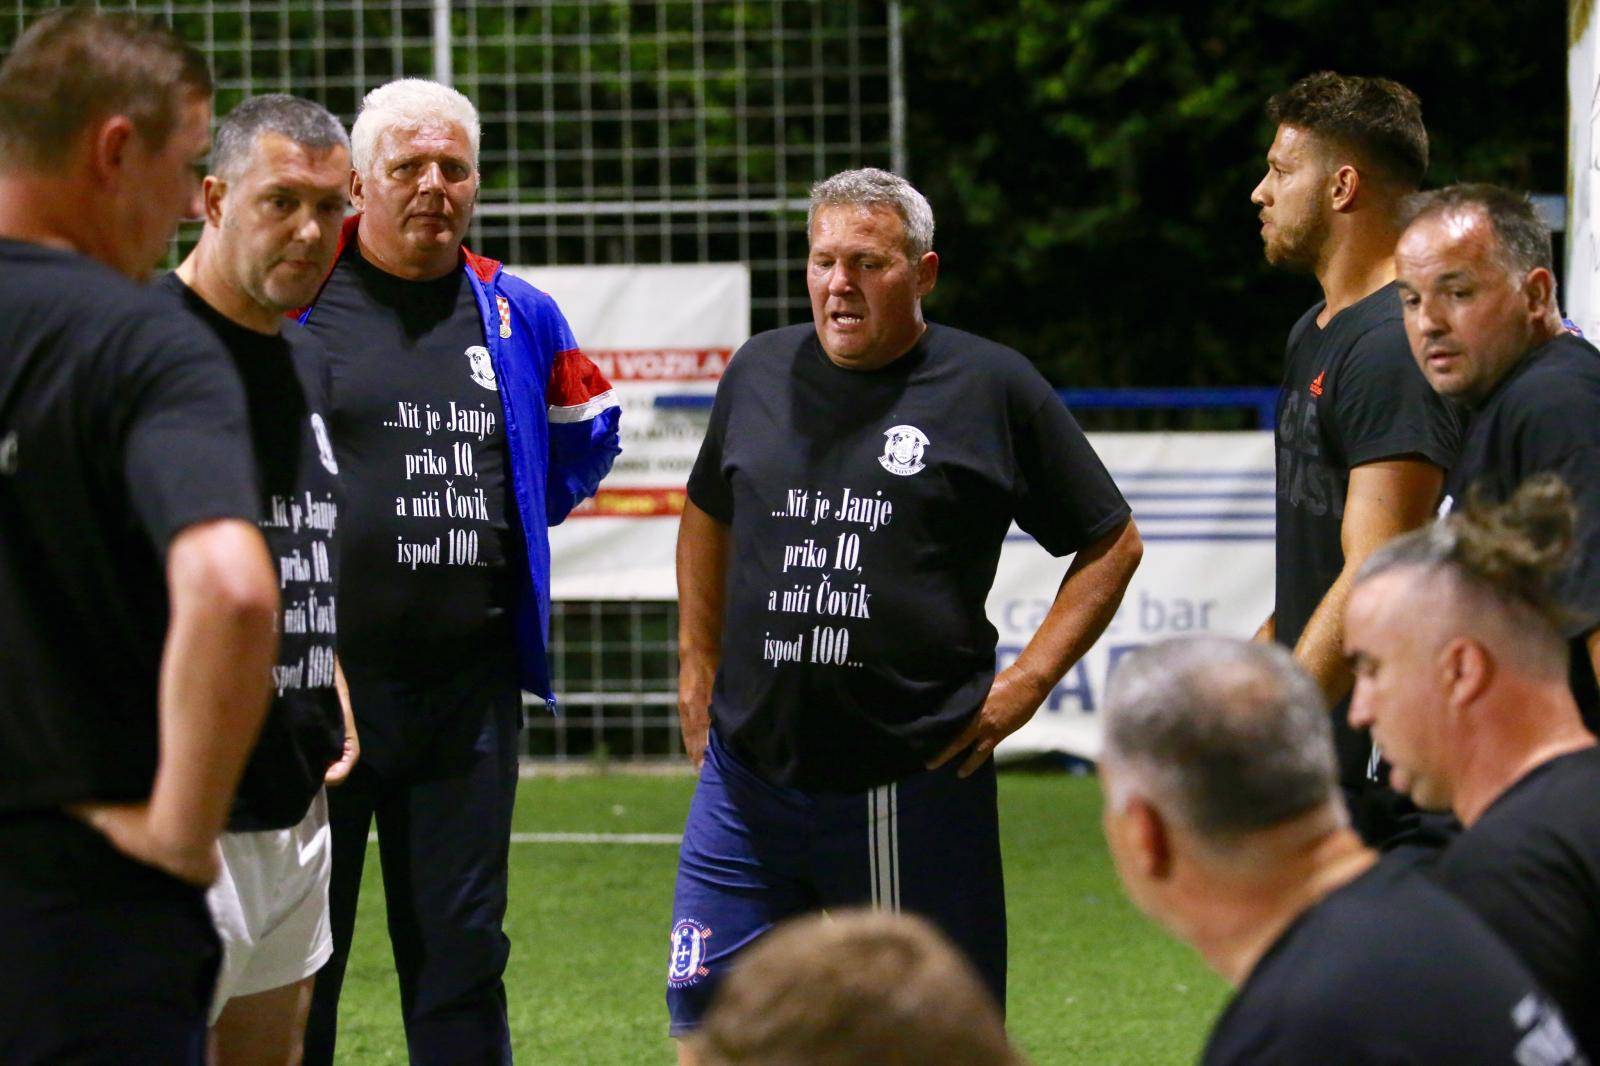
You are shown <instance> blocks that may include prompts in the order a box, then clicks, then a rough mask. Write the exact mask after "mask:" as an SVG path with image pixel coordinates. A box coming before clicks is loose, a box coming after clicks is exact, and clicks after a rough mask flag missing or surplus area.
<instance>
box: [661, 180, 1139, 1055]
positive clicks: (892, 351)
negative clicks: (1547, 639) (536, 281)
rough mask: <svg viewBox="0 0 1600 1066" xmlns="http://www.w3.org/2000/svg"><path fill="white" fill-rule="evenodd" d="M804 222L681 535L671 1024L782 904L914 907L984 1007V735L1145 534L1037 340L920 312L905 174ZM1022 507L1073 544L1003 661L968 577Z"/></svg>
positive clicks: (1004, 726)
mask: <svg viewBox="0 0 1600 1066" xmlns="http://www.w3.org/2000/svg"><path fill="white" fill-rule="evenodd" d="M807 233H808V236H809V238H810V244H811V253H810V257H809V260H808V264H807V269H806V280H807V286H808V288H809V290H810V294H811V310H812V320H811V321H810V322H808V323H805V324H803V325H796V326H790V327H788V328H787V329H779V330H774V331H772V332H770V333H764V334H761V335H760V336H758V337H755V338H752V339H751V340H750V342H749V343H748V344H746V345H745V346H744V347H743V348H742V349H740V351H739V353H738V354H737V355H736V356H735V357H734V359H733V362H732V363H731V364H730V365H729V367H728V372H727V374H726V376H724V377H723V379H722V383H721V385H720V386H719V387H718V389H717V399H716V404H715V407H714V408H713V410H712V414H711V424H710V427H709V430H708V432H707V434H706V440H705V444H704V446H703V447H702V448H701V451H700V455H699V458H698V460H697V461H696V463H695V467H694V470H693V472H692V474H691V475H690V478H689V486H688V496H689V499H688V502H687V503H686V504H685V506H684V513H683V521H682V524H681V526H680V529H679V534H678V601H679V663H680V665H679V682H678V685H679V687H678V713H679V716H680V718H681V720H682V726H683V740H684V746H685V748H687V750H688V752H689V755H690V758H691V759H693V760H694V762H695V763H696V765H698V766H699V768H700V782H699V785H698V787H697V788H696V790H695V796H694V800H693V803H692V805H691V807H690V811H689V818H688V825H687V827H686V829H685V832H684V839H683V849H682V852H681V854H680V857H679V862H678V883H677V890H676V896H675V900H674V903H673V907H674V924H673V931H672V938H671V941H672V954H671V958H670V962H669V964H668V970H667V1001H668V1006H669V1008H670V1011H671V1015H672V1032H673V1033H674V1035H678V1036H683V1035H686V1034H688V1033H690V1032H692V1031H693V1030H694V1029H696V1028H697V1027H698V1025H699V1022H700V1017H701V1015H702V1013H703V1012H704V1010H705V1007H706V1003H707V1001H708V999H709V998H710V996H711V993H712V991H713V990H714V989H715V988H716V986H717V983H718V982H719V981H720V980H721V979H722V978H723V976H724V975H725V974H726V973H727V970H728V966H729V963H730V962H731V961H732V960H733V959H734V958H735V957H736V956H737V954H738V953H739V951H740V950H742V949H743V948H744V947H745V946H747V945H748V944H750V943H751V942H752V941H754V940H756V939H757V938H759V937H760V936H762V935H763V934H764V933H765V932H766V931H767V930H768V929H770V928H771V927H772V926H773V925H774V924H775V923H777V922H779V921H781V920H783V919H784V918H786V917H788V916H790V915H793V914H796V913H799V912H802V911H808V910H814V909H817V908H821V907H837V906H843V905H847V904H852V903H870V904H872V905H875V906H881V907H884V908H886V909H890V910H899V909H902V908H903V909H905V910H907V911H913V912H918V913H921V914H923V915H925V916H927V917H929V918H930V919H932V920H933V922H934V924H935V925H937V926H938V927H939V928H940V929H941V930H943V932H944V933H945V934H946V935H948V936H949V937H950V938H951V939H952V940H953V941H955V943H956V944H957V946H958V947H960V948H961V949H962V950H963V951H964V952H965V953H966V954H967V957H968V958H970V959H971V960H972V962H973V964H974V966H975V967H976V969H977V970H978V972H979V974H980V975H981V976H982V977H983V979H984V982H985V983H986V985H987V986H988V988H989V990H990V992H991V993H992V994H993V995H994V998H995V1001H996V1002H997V1003H1000V1004H1002V1005H1003V1004H1004V1002H1005V974H1006V922H1005V891H1004V886H1003V883H1002V877H1001V870H1000V841H999V828H998V827H999V821H998V814H997V811H996V807H995V775H994V761H993V759H992V758H991V756H992V753H993V751H994V748H995V745H996V744H998V743H999V742H1000V740H1001V739H1002V738H1004V737H1005V736H1007V735H1008V734H1010V733H1012V732H1013V731H1015V730H1016V729H1018V728H1020V727H1021V726H1022V725H1023V724H1024V723H1025V722H1027V721H1028V719H1029V718H1030V717H1032V715H1033V713H1034V712H1035V711H1036V710H1038V708H1039V705H1040V704H1041V703H1042V702H1043V701H1044V700H1045V699H1046V697H1048V696H1049V694H1050V692H1051V690H1052V689H1053V688H1054V687H1055V685H1056V683H1057V682H1058V681H1060V680H1061V677H1062V675H1063V674H1064V673H1065V672H1066V671H1067V670H1068V669H1069V668H1070V667H1071V666H1072V664H1073V663H1074V662H1076V661H1077V660H1078V658H1079V657H1080V656H1081V655H1082V654H1083V653H1084V652H1085V651H1086V650H1088V648H1089V646H1090V645H1091V644H1093V643H1094V640H1095V638H1096V637H1098V636H1099V635H1100V633H1101V631H1102V630H1103V629H1104V628H1105V626H1106V624H1107V623H1108V622H1109V621H1110V620H1111V616H1112V614H1113V613H1114V612H1115V611H1116V608H1117V604H1118V603H1119V602H1121V599H1122V593H1123V590H1124V589H1125V588H1126V587H1127V584H1128V580H1129V578H1131V577H1132V575H1133V570H1134V567H1135V566H1137V565H1138V562H1139V556H1140V551H1141V549H1140V544H1139V534H1138V532H1137V530H1135V528H1134V525H1133V522H1132V520H1131V519H1130V517H1129V509H1128V505H1127V503H1126V502H1125V501H1124V500H1123V498H1122V494H1121V493H1120V492H1118V491H1117V487H1116V485H1115V484H1113V483H1112V481H1111V478H1110V476H1109V475H1108V474H1107V473H1106V470H1105V467H1104V466H1102V465H1101V463H1100V460H1099V458H1098V457H1096V455H1095V454H1094V451H1093V449H1092V448H1090V446H1089V443H1088V440H1087V439H1086V438H1085V437H1084V435H1083V431H1082V430H1081V429H1079V428H1078V424H1077V423H1076V422H1075V421H1074V420H1073V418H1072V415H1071V414H1070V413H1068V411H1067V409H1066V408H1065V407H1064V406H1062V404H1061V401H1060V400H1059V399H1058V398H1057V397H1056V396H1055V394H1054V393H1053V392H1052V391H1051V389H1050V386H1049V385H1048V384H1047V383H1046V382H1045V380H1044V378H1043V377H1042V376H1041V375H1040V374H1039V372H1038V371H1037V370H1035V369H1034V367H1033V366H1032V365H1031V364H1030V363H1029V362H1028V360H1027V359H1026V358H1025V357H1024V356H1022V355H1021V354H1019V353H1018V352H1015V351H1012V350H1011V349H1009V348H1004V347H1002V346H1000V345H998V344H995V343H993V342H991V341H987V340H984V339H983V338H981V337H975V336H973V335H972V334H969V333H963V332H961V331H959V330H955V329H950V328H948V327H945V326H940V325H929V324H928V323H927V322H926V321H924V319H923V315H922V298H923V297H924V296H926V295H927V294H928V292H929V291H930V290H932V288H933V284H934V281H935V279H936V277H937V276H938V270H939V257H938V256H937V255H936V254H934V252H933V211H932V209H931V208H930V207H929V206H928V202H927V200H926V199H924V198H923V196H922V194H921V193H919V192H917V190H916V189H914V188H913V187H912V186H911V185H910V183H909V182H907V181H905V180H904V179H903V178H900V177H897V176H896V175H893V174H889V173H887V172H885V171H882V170H875V169H866V170H854V171H845V172H843V173H840V174H836V175H834V176H833V177H831V178H829V179H827V180H826V181H823V182H820V183H819V184H818V185H817V186H816V187H815V188H813V189H812V192H811V212H810V218H809V219H808V225H807ZM1013 521H1015V522H1016V523H1017V524H1018V525H1020V526H1021V527H1022V528H1023V529H1024V530H1026V531H1027V532H1028V533H1029V534H1031V535H1032V536H1033V537H1034V538H1035V539H1036V540H1038V542H1039V543H1040V544H1041V545H1042V546H1043V547H1044V548H1045V549H1046V550H1047V551H1049V552H1051V553H1052V554H1054V555H1057V556H1064V555H1069V554H1072V555H1074V556H1075V557H1074V559H1073V561H1072V564H1071V566H1070V567H1069V568H1068V570H1067V572H1066V576H1065V578H1064V579H1063V581H1062V583H1061V587H1060V590H1059V591H1058V592H1057V594H1056V598H1055V602H1054V604H1053V605H1052V606H1051V608H1050V611H1049V613H1048V614H1047V616H1046V617H1045V619H1044V621H1043V622H1042V623H1041V625H1040V626H1039V630H1038V632H1037V633H1036V634H1035V635H1034V637H1033V639H1032V640H1030V641H1029V643H1028V645H1027V647H1026V648H1024V649H1023V651H1022V653H1021V654H1020V655H1019V656H1018V657H1017V659H1016V661H1015V662H1013V663H1010V664H1008V665H1007V666H1006V667H1005V669H1003V670H999V671H998V672H997V671H996V662H995V630H994V627H993V626H992V625H990V624H989V621H988V619H987V617H986V615H985V613H984V600H985V598H986V597H987V595H988V592H989V586H990V584H991V582H992V581H993V579H994V573H995V567H996V565H997V563H998V561H999V555H1000V546H1001V544H1002V542H1003V541H1004V540H1005V538H1006V534H1007V532H1008V531H1009V530H1010V528H1011V525H1012V522H1013ZM952 871H959V874H957V875H954V876H953V875H952Z"/></svg>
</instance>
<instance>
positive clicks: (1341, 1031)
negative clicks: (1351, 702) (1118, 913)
mask: <svg viewBox="0 0 1600 1066" xmlns="http://www.w3.org/2000/svg"><path fill="white" fill-rule="evenodd" d="M1337 774H1338V760H1337V756H1336V755H1335V752H1334V745H1333V728H1332V724H1331V723H1330V722H1329V720H1328V709H1327V703H1326V702H1325V701H1324V700H1323V697H1322V693H1321V692H1320V691H1319V689H1318V687H1317V685H1316V684H1315V683H1314V682H1313V681H1312V680H1311V678H1310V677H1309V676H1308V675H1307V674H1305V673H1303V672H1302V671H1301V670H1300V668H1299V667H1297V666H1296V665H1295V663H1294V660H1293V659H1292V658H1291V657H1290V654H1289V652H1288V651H1286V650H1285V649H1283V648H1281V647H1278V646H1275V645H1271V644H1251V643H1246V642H1244V641H1239V640H1233V639H1229V638H1225V637H1210V636H1208V637H1191V638H1185V639H1178V640H1169V641H1164V642H1162V643H1160V644H1156V645H1153V646H1151V647H1148V648H1143V649H1140V650H1139V651H1136V652H1134V653H1132V654H1131V655H1129V656H1127V657H1126V658H1124V659H1123V660H1122V661H1121V663H1120V664H1119V667H1118V669H1117V671H1116V673H1115V674H1114V675H1113V676H1112V679H1111V685H1110V687H1109V690H1108V692H1107V698H1106V709H1105V747H1104V751H1103V753H1102V756H1101V762H1100V781H1101V788H1102V790H1103V792H1104V794H1105V811H1104V815H1103V819H1104V825H1105V834H1106V842H1107V844H1108V845H1109V847H1110V849H1111V856H1112V858H1113V860H1114V861H1115V863H1116V867H1117V873H1118V875H1119V876H1120V877H1121V878H1122V883H1123V886H1124V887H1125V888H1126V889H1127V893H1128V896H1129V898H1130V899H1132V900H1133V902H1134V903H1135V904H1136V905H1137V906H1138V907H1139V908H1140V909H1141V910H1142V911H1144V912H1145V913H1146V914H1148V915H1149V916H1150V917H1151V918H1153V919H1155V920H1156V921H1157V922H1159V923H1161V924H1162V925H1164V926H1165V927H1166V928H1167V929H1169V930H1170V931H1171V932H1172V933H1173V934H1174V935H1175V936H1177V937H1178V938H1179V939H1181V940H1184V941H1185V942H1187V943H1188V944H1190V945H1191V946H1192V947H1194V949H1195V950H1196V951H1198V952H1199V953H1200V955H1201V956H1202V958H1204V960H1205V962H1206V964H1207V965H1209V966H1210V967H1211V968H1212V969H1213V970H1215V971H1216V972H1217V973H1218V974H1220V975H1221V976H1222V977H1223V978H1224V979H1225V980H1227V981H1228V982H1229V983H1230V984H1232V985H1233V986H1234V987H1236V988H1237V989H1238V994H1237V995H1236V996H1235V997H1234V999H1233V1001H1232V1002H1231V1003H1230V1004H1229V1005H1228V1007H1227V1008H1226V1009H1225V1010H1224V1011H1223V1013H1222V1015H1221V1016H1220V1017H1219V1018H1218V1019H1217V1022H1216V1025H1215V1026H1214V1027H1213V1029H1212V1031H1211V1037H1210V1039H1209V1041H1208V1042H1207V1045H1206V1049H1205V1053H1204V1055H1203V1056H1202V1059H1201V1061H1202V1062H1203V1063H1205V1064H1207V1066H1220V1064H1223V1063H1239V1064H1241V1066H1242V1064H1244V1063H1263V1062H1272V1063H1300V1062H1337V1063H1341V1064H1344V1066H1360V1064H1364V1063H1365V1064H1373V1066H1376V1064H1378V1063H1389V1062H1448V1063H1452V1064H1459V1066H1475V1064H1480V1063H1481V1064H1490V1063H1495V1064H1503V1066H1513V1064H1515V1066H1559V1064H1570V1066H1577V1064H1580V1063H1585V1062H1587V1060H1586V1059H1585V1058H1584V1057H1583V1055H1582V1054H1581V1053H1580V1052H1578V1050H1577V1049H1576V1048H1575V1046H1574V1044H1573V1040H1572V1036H1571V1033H1570V1032H1569V1031H1568V1029H1567V1025H1566V1022H1565V1020H1564V1019H1563V1018H1562V1016H1561V1013H1560V1011H1559V1010H1557V1009H1556V1008H1555V1007H1554V1006H1553V1005H1551V1003H1550V1002H1549V1001H1548V1000H1547V999H1546V998H1545V996H1544V994H1543V993H1542V992H1541V991H1540V990H1539V989H1538V987H1537V985H1536V984H1535V982H1534V979H1533V977H1532V976H1530V975H1529V973H1528V971H1527V970H1526V969H1525V968H1524V967H1523V965H1522V964H1521V963H1520V962H1519V961H1518V960H1517V959H1516V958H1515V957H1514V956H1513V955H1512V954H1511V952H1510V949H1508V948H1507V947H1506V946H1505V945H1504V944H1502V943H1501V942H1500V940H1499V939H1498V938H1497V937H1496V936H1495V935H1494V934H1493V933H1492V932H1490V931H1489V929H1488V927H1487V926H1485V925H1484V924H1483V923H1482V922H1481V921H1480V920H1479V919H1478V918H1477V916H1475V915H1474V914H1472V913H1471V912H1469V911H1468V910H1467V909H1466V908H1465V907H1464V906H1463V905H1462V904H1461V903H1459V902H1457V901H1456V900H1454V899H1452V898H1451V897H1449V896H1447V895H1446V894H1445V893H1444V891H1443V890H1441V889H1439V888H1437V887H1435V886H1434V885H1433V884H1432V883H1430V882H1429V881H1427V880H1426V879H1425V878H1424V877H1423V876H1422V875H1421V874H1420V873H1417V872H1416V871H1415V868H1414V866H1412V865H1410V864H1408V863H1406V862H1403V861H1400V860H1399V859H1397V858H1391V859H1389V860H1386V861H1384V862H1379V861H1378V858H1377V856H1376V855H1375V854H1374V853H1373V851H1372V850H1371V849H1370V848H1368V847H1367V846H1366V845H1364V844H1363V843H1362V842H1361V839H1360V837H1358V836H1357V835H1356V833H1355V831H1354V830H1352V829H1351V827H1350V824H1349V815H1348V813H1347V812H1346V810H1345V807H1344V805H1343V803H1342V801H1341V797H1340V792H1339V789H1338V784H1337V781H1338V778H1337Z"/></svg>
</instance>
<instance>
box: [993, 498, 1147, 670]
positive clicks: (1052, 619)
mask: <svg viewBox="0 0 1600 1066" xmlns="http://www.w3.org/2000/svg"><path fill="white" fill-rule="evenodd" d="M1143 553H1144V547H1143V544H1142V543H1141V542H1140V540H1139V531H1138V529H1137V528H1136V527H1135V526H1134V523H1133V521H1132V520H1131V519H1130V520H1129V521H1128V522H1127V523H1126V524H1125V525H1123V527H1122V528H1121V529H1120V530H1118V531H1117V532H1115V533H1112V534H1109V535H1107V536H1106V537H1104V538H1102V539H1101V540H1100V541H1098V542H1096V543H1095V544H1092V545H1090V546H1089V547H1087V548H1085V549H1084V550H1083V551H1080V552H1079V553H1078V554H1077V556H1076V557H1075V558H1074V559H1073V560H1072V566H1071V567H1069V568H1068V569H1067V574H1066V576H1065V577H1064V578H1062V580H1061V586H1060V587H1059V588H1058V589H1057V590H1056V597H1055V601H1054V602H1053V603H1052V604H1051V605H1050V610H1049V611H1048V612H1047V613H1046V614H1045V617H1044V621H1043V622H1041V623H1040V625H1039V628H1038V630H1037V631H1036V632H1035V633H1034V635H1033V637H1032V639H1031V640H1029V641H1028V643H1027V645H1026V646H1025V647H1023V649H1022V652H1021V654H1019V655H1018V656H1017V658H1016V661H1015V662H1014V663H1013V664H1012V669H1013V670H1014V671H1015V672H1016V673H1017V674H1018V675H1019V676H1020V678H1021V679H1025V680H1026V682H1027V684H1028V685H1029V687H1030V688H1031V689H1034V690H1036V691H1037V692H1038V695H1039V699H1040V700H1043V699H1044V697H1045V696H1046V695H1048V694H1049V692H1050V690H1051V689H1053V688H1054V687H1055V686H1056V683H1057V682H1059V681H1060V680H1061V678H1062V676H1063V675H1065V674H1066V672H1067V671H1068V670H1069V669H1071V668H1072V665H1073V664H1074V663H1076V662H1077V661H1078V660H1079V659H1081V658H1083V656H1084V653H1085V652H1087V651H1088V650H1089V649H1090V648H1091V647H1092V646H1093V645H1094V642H1095V641H1096V640H1099V639H1100V634H1102V633H1104V632H1105V628H1106V626H1108V625H1110V624H1111V619H1112V617H1113V616H1114V615H1115V614H1116V613H1117V607H1118V606H1119V605H1120V604H1121V603H1122V594H1123V593H1124V592H1125V591H1126V590H1127V587H1128V582H1129V581H1130V580H1131V579H1132V578H1133V572H1134V570H1136V569H1137V568H1138V566H1139V560H1140V558H1141V556H1142V555H1143Z"/></svg>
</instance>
